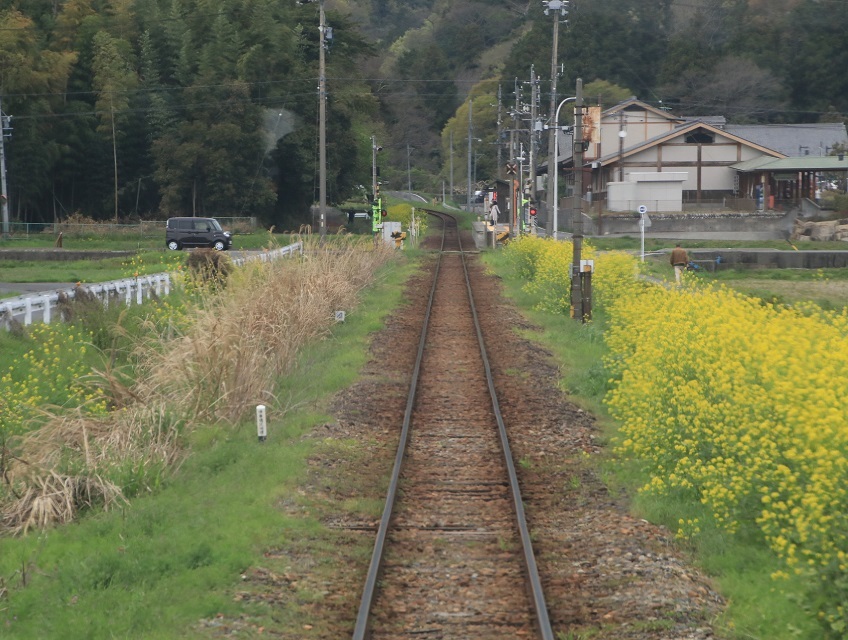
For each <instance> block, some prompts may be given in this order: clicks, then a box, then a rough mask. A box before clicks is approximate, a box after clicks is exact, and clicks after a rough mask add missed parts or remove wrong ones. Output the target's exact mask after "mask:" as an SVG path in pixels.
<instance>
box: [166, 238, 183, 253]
mask: <svg viewBox="0 0 848 640" xmlns="http://www.w3.org/2000/svg"><path fill="white" fill-rule="evenodd" d="M168 248H169V249H170V250H171V251H177V250H179V248H180V243H179V242H177V241H176V240H170V241H169V242H168Z"/></svg>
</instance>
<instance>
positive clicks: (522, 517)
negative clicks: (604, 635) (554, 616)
mask: <svg viewBox="0 0 848 640" xmlns="http://www.w3.org/2000/svg"><path fill="white" fill-rule="evenodd" d="M459 250H460V255H461V256H462V268H463V270H464V271H465V286H466V288H467V289H468V299H469V301H470V302H471V315H472V316H473V317H474V329H475V330H476V332H477V342H478V343H479V344H480V356H481V357H482V359H483V368H484V369H485V370H486V382H487V384H488V385H489V397H490V398H491V399H492V410H493V412H494V414H495V419H496V420H497V422H498V434H499V435H500V441H501V449H502V450H503V454H504V460H505V461H506V467H507V473H508V475H509V488H510V492H511V493H512V503H513V506H514V507H515V519H516V522H517V525H518V532H519V535H520V536H521V549H522V551H523V552H524V569H525V571H526V572H527V581H528V586H529V589H530V599H531V600H532V601H533V609H534V610H535V612H536V623H537V625H538V629H537V630H538V632H539V636H540V637H541V638H542V640H554V633H553V630H552V629H551V621H550V616H549V615H548V606H547V604H546V602H545V593H544V590H543V589H542V580H541V578H540V577H539V568H538V565H537V564H536V556H535V555H534V554H533V542H532V540H531V539H530V531H529V530H528V529H527V516H526V514H525V513H524V502H523V501H522V499H521V488H520V487H519V485H518V474H516V472H515V463H514V462H513V460H512V450H511V448H510V446H509V437H508V436H507V433H506V425H505V424H504V420H503V416H502V415H501V407H500V403H499V402H498V393H497V391H496V390H495V380H494V376H492V367H491V365H490V364H489V354H488V352H487V351H486V344H485V341H484V339H483V330H482V328H481V327H480V318H479V316H478V315H477V305H476V304H475V303H474V293H473V291H472V290H471V278H470V277H469V275H468V264H467V262H466V260H465V252H464V251H462V238H459Z"/></svg>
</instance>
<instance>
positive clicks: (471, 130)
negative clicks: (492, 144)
mask: <svg viewBox="0 0 848 640" xmlns="http://www.w3.org/2000/svg"><path fill="white" fill-rule="evenodd" d="M473 105H474V102H473V100H472V98H468V195H467V197H466V209H467V210H468V211H471V136H472V135H473V134H474V125H473V123H472V121H471V108H472V106H473Z"/></svg>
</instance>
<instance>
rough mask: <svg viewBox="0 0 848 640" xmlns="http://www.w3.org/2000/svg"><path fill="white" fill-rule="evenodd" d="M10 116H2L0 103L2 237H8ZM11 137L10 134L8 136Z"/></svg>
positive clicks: (0, 103) (0, 102)
mask: <svg viewBox="0 0 848 640" xmlns="http://www.w3.org/2000/svg"><path fill="white" fill-rule="evenodd" d="M11 119H12V116H6V115H4V114H3V103H2V101H0V209H2V210H3V235H4V236H8V235H9V192H8V191H6V144H5V142H6V129H7V128H8V129H10V130H11V127H9V126H8V123H9V121H10V120H11ZM10 135H11V134H10Z"/></svg>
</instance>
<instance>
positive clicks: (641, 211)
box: [637, 204, 648, 216]
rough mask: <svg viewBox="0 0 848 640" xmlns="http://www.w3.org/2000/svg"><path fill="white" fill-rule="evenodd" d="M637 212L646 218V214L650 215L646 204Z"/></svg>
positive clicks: (641, 205)
mask: <svg viewBox="0 0 848 640" xmlns="http://www.w3.org/2000/svg"><path fill="white" fill-rule="evenodd" d="M637 211H638V212H639V215H640V216H644V215H645V214H646V213H648V207H646V206H645V205H644V204H640V205H639V208H638V209H637Z"/></svg>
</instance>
